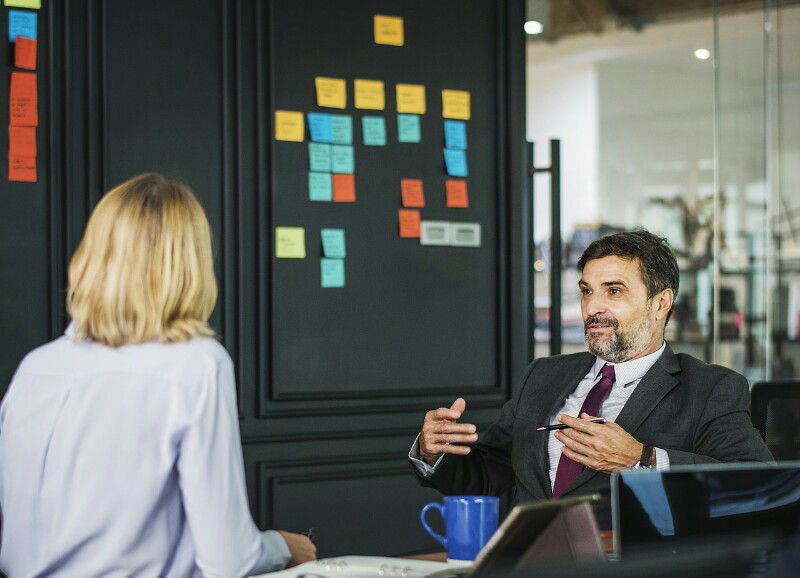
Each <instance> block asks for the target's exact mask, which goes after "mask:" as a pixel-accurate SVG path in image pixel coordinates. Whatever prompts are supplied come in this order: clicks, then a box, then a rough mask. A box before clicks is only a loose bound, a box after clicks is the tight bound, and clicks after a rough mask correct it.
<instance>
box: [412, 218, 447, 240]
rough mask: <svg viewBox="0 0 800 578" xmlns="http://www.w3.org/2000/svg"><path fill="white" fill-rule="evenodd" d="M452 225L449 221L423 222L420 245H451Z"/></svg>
mask: <svg viewBox="0 0 800 578" xmlns="http://www.w3.org/2000/svg"><path fill="white" fill-rule="evenodd" d="M450 231H451V229H450V223H448V222H447V221H422V223H421V225H420V235H419V244H420V245H440V246H442V245H449V244H450Z"/></svg>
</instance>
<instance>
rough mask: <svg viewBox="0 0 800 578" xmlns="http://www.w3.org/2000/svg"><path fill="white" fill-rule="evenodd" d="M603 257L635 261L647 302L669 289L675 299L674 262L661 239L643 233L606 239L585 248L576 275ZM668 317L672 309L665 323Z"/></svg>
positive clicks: (675, 276) (676, 293) (614, 235)
mask: <svg viewBox="0 0 800 578" xmlns="http://www.w3.org/2000/svg"><path fill="white" fill-rule="evenodd" d="M603 257H619V258H621V259H628V260H633V259H637V260H638V261H639V272H640V273H641V275H642V281H644V284H645V287H647V298H648V299H652V298H653V296H654V295H656V294H657V293H660V292H661V291H663V290H664V289H672V293H673V294H674V295H675V296H676V297H677V295H678V284H679V283H680V273H679V271H678V262H677V261H676V260H675V254H674V253H673V252H672V249H671V248H670V246H669V243H667V240H666V239H665V238H664V237H659V236H658V235H654V234H653V233H651V232H649V231H646V230H644V229H637V230H636V231H629V232H625V233H613V234H611V235H606V236H605V237H601V238H599V239H597V240H596V241H594V242H592V243H591V244H590V245H589V246H588V247H587V248H586V250H585V251H584V252H583V255H581V258H580V259H579V260H578V271H579V272H581V273H582V272H583V268H584V267H585V266H586V263H588V262H589V261H594V260H595V259H602V258H603ZM671 315H672V309H670V311H669V314H668V315H667V321H669V318H670V316H671Z"/></svg>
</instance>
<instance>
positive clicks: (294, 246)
mask: <svg viewBox="0 0 800 578" xmlns="http://www.w3.org/2000/svg"><path fill="white" fill-rule="evenodd" d="M275 256H276V257H277V258H278V259H305V258H306V230H305V229H304V228H303V227H275Z"/></svg>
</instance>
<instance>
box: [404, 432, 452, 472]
mask: <svg viewBox="0 0 800 578" xmlns="http://www.w3.org/2000/svg"><path fill="white" fill-rule="evenodd" d="M419 436H420V434H417V439H415V440H414V444H413V445H412V446H411V449H410V450H409V452H408V459H409V460H411V463H412V464H414V469H415V470H417V473H418V474H419V475H420V476H422V477H423V478H427V477H429V476H432V475H433V474H434V473H436V468H437V467H439V464H440V463H442V458H443V457H444V454H442V455H440V456H439V459H438V460H436V463H435V464H433V465H432V466H431V465H428V463H427V462H425V461H424V460H423V459H422V458H421V457H420V455H419Z"/></svg>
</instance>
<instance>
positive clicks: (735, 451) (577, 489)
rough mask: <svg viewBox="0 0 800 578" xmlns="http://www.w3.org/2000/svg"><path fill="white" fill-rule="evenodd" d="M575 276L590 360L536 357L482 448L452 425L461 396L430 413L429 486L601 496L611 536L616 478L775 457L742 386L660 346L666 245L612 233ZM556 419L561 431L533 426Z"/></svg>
mask: <svg viewBox="0 0 800 578" xmlns="http://www.w3.org/2000/svg"><path fill="white" fill-rule="evenodd" d="M578 271H579V272H580V273H581V279H580V281H579V283H578V286H579V289H580V291H581V295H582V298H581V313H582V315H583V320H584V327H585V337H586V345H587V347H588V349H589V352H588V353H576V354H572V355H557V356H554V357H545V358H540V359H537V360H536V361H534V362H533V363H532V364H531V365H530V366H529V367H528V370H527V372H526V374H525V377H524V378H523V385H522V387H521V389H520V392H519V394H518V395H516V396H515V397H514V398H513V399H511V400H510V401H509V402H507V403H506V404H505V405H504V406H503V409H502V412H501V415H500V418H499V419H498V420H497V421H496V422H495V423H494V424H492V425H491V426H490V427H489V429H488V430H487V432H486V434H485V435H484V436H483V439H482V440H481V441H480V442H478V441H477V440H478V435H477V434H476V428H475V426H474V425H473V424H470V423H461V422H459V421H458V420H459V419H460V418H461V416H462V414H463V412H464V409H465V407H466V402H465V401H464V399H463V398H458V399H456V400H455V402H454V403H453V405H452V406H451V407H449V408H445V407H442V408H439V409H436V410H433V411H430V412H428V413H427V414H426V416H425V421H424V424H423V426H422V432H421V433H420V435H419V436H418V438H417V441H416V442H415V443H414V446H413V447H412V448H411V452H410V453H409V458H410V459H411V461H412V463H413V466H414V470H415V473H416V475H417V476H418V477H419V478H420V480H421V482H422V483H423V484H424V485H428V486H432V487H435V488H437V489H439V490H440V491H442V492H443V493H445V494H450V495H452V494H492V495H499V494H502V493H504V492H506V491H507V490H510V489H515V490H516V495H515V500H516V501H528V500H545V499H552V498H557V497H561V496H571V495H572V496H574V495H581V494H601V495H602V496H603V500H602V501H601V502H600V503H599V504H598V506H597V507H596V514H597V519H598V523H599V525H600V527H601V528H604V529H608V528H610V527H611V513H610V503H609V502H610V496H609V494H610V490H609V475H610V473H611V472H613V471H616V470H620V469H625V468H640V467H645V468H657V469H659V470H665V469H668V468H670V467H671V466H677V465H687V464H703V463H717V462H737V461H771V460H772V456H771V454H770V452H769V450H768V449H767V447H766V445H765V444H764V442H763V441H762V440H761V438H760V436H759V434H758V432H757V431H756V430H755V428H753V425H752V423H751V421H750V413H749V404H750V390H749V387H748V384H747V381H746V380H745V378H744V377H743V376H741V375H739V374H738V373H736V372H734V371H732V370H730V369H727V368H725V367H721V366H718V365H710V364H706V363H704V362H702V361H700V360H698V359H695V358H694V357H691V356H690V355H686V354H683V353H678V354H676V353H674V352H673V351H672V349H671V348H670V347H669V345H668V344H667V343H666V341H664V328H665V326H666V324H667V322H668V320H669V317H670V315H671V313H672V307H673V304H674V302H675V296H676V295H677V293H678V282H679V273H678V264H677V262H676V260H675V256H674V255H673V253H672V250H671V249H670V248H669V245H668V244H667V242H666V240H665V239H663V238H660V237H658V236H656V235H653V234H652V233H649V232H647V231H644V230H638V231H634V232H627V233H618V234H613V235H608V236H606V237H603V238H601V239H598V240H597V241H595V242H593V243H592V244H591V245H589V247H588V248H587V249H586V251H584V253H583V255H582V256H581V258H580V260H579V261H578ZM598 418H603V419H604V420H605V421H604V422H603V423H596V422H597V421H602V420H600V419H598ZM592 420H595V421H594V422H593V421H592ZM553 423H560V424H563V425H564V426H565V427H564V428H563V429H557V430H549V431H538V430H537V427H539V426H543V425H545V424H553Z"/></svg>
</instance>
